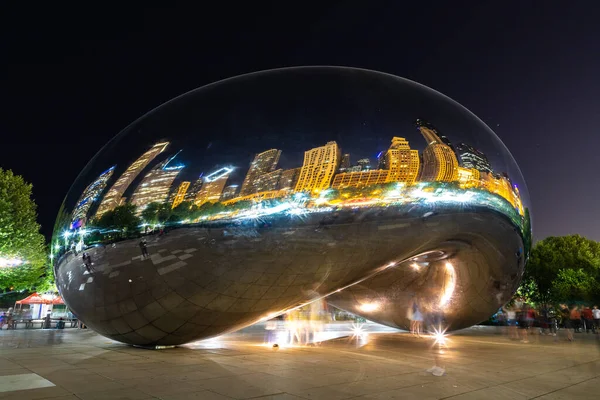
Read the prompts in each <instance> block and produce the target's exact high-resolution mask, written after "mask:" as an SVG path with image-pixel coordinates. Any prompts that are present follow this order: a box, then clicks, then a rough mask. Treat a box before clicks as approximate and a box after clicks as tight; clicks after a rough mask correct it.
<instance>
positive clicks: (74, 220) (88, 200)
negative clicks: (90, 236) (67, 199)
mask: <svg viewBox="0 0 600 400" xmlns="http://www.w3.org/2000/svg"><path fill="white" fill-rule="evenodd" d="M113 172H115V166H114V165H113V166H112V167H110V168H109V169H107V170H106V171H104V172H103V173H101V174H100V176H98V178H96V180H94V182H92V183H90V184H89V185H88V187H86V188H85V190H84V191H83V193H82V194H81V196H80V197H79V200H77V203H76V205H75V208H74V209H73V213H72V215H71V224H72V225H76V224H77V225H79V226H82V225H85V222H86V221H85V220H86V219H87V213H88V211H89V210H90V207H91V206H92V204H94V201H95V200H96V199H97V198H98V196H100V194H102V191H103V190H104V189H105V188H106V184H107V183H108V180H109V179H110V178H111V177H112V175H113ZM79 221H81V222H79Z"/></svg>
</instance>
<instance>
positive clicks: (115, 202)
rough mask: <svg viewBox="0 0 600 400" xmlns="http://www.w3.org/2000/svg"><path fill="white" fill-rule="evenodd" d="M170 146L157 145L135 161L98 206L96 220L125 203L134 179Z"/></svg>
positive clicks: (166, 144)
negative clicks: (124, 195)
mask: <svg viewBox="0 0 600 400" xmlns="http://www.w3.org/2000/svg"><path fill="white" fill-rule="evenodd" d="M168 146H169V142H163V143H156V144H155V145H154V146H152V148H151V149H150V150H148V151H147V152H145V153H144V154H142V155H141V156H140V158H138V159H137V160H135V161H134V162H133V163H132V164H131V165H130V166H129V167H128V168H127V170H126V171H125V172H123V174H122V175H121V176H120V177H119V179H118V180H117V181H116V182H115V184H114V185H112V187H111V188H110V189H109V190H108V193H107V194H106V196H104V199H103V200H102V202H100V206H98V211H96V218H99V217H101V216H102V215H103V214H105V213H106V212H107V211H111V210H113V209H114V208H115V207H117V206H119V205H121V204H122V203H123V193H125V191H126V190H127V188H129V185H131V183H132V182H133V181H134V179H135V178H136V177H137V176H138V175H139V174H140V173H141V172H142V170H143V169H144V168H146V166H148V164H150V163H151V162H152V160H154V159H155V158H156V157H157V156H158V155H159V154H160V153H162V152H163V151H165V149H166V148H167V147H168Z"/></svg>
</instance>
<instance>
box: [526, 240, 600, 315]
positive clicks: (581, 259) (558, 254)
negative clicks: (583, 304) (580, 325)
mask: <svg viewBox="0 0 600 400" xmlns="http://www.w3.org/2000/svg"><path fill="white" fill-rule="evenodd" d="M599 282H600V243H598V242H595V241H593V240H589V239H586V238H584V237H582V236H579V235H569V236H559V237H548V238H546V239H544V240H542V241H540V242H538V243H537V244H536V245H535V246H534V247H533V248H532V250H531V256H530V258H529V263H528V264H527V268H526V270H525V275H524V277H523V282H522V283H521V288H520V290H521V291H523V292H525V291H527V292H528V295H529V297H530V298H531V300H533V301H535V302H543V303H549V302H557V301H566V300H594V299H598V297H599V296H600V293H598V287H599V286H598V283H599Z"/></svg>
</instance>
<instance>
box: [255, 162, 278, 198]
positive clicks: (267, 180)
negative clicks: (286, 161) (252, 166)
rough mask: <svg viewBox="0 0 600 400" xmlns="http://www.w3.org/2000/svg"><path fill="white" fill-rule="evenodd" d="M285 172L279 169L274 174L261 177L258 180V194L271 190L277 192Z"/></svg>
mask: <svg viewBox="0 0 600 400" xmlns="http://www.w3.org/2000/svg"><path fill="white" fill-rule="evenodd" d="M282 173H283V170H282V169H281V168H280V169H277V170H275V171H273V172H269V173H267V174H264V175H261V176H259V177H258V179H256V183H255V187H256V192H257V193H260V192H268V191H271V190H277V187H278V185H279V179H281V174H282Z"/></svg>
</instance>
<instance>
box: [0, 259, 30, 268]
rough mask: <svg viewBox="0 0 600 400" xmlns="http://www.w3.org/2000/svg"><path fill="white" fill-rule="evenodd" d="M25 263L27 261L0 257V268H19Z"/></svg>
mask: <svg viewBox="0 0 600 400" xmlns="http://www.w3.org/2000/svg"><path fill="white" fill-rule="evenodd" d="M24 263H25V261H23V260H21V259H20V258H17V257H11V258H8V257H0V268H9V267H18V266H19V265H23V264H24Z"/></svg>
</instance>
